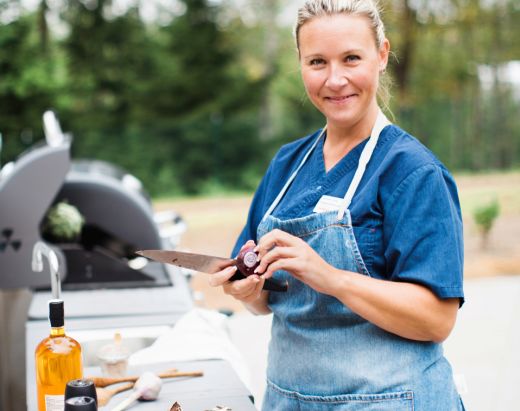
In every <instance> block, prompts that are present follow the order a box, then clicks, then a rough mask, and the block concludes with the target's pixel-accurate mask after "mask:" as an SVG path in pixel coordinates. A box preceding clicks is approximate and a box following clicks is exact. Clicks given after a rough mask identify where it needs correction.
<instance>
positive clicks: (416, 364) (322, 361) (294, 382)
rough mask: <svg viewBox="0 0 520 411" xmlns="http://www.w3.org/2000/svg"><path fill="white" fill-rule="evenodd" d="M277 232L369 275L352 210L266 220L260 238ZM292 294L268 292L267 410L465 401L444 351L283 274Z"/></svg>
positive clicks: (427, 410)
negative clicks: (341, 215) (399, 333)
mask: <svg viewBox="0 0 520 411" xmlns="http://www.w3.org/2000/svg"><path fill="white" fill-rule="evenodd" d="M275 228H278V229H280V230H283V231H286V232H288V233H290V234H293V235H295V236H297V237H300V238H302V239H304V240H305V241H306V242H307V243H308V244H309V245H310V246H311V247H312V248H314V249H315V250H316V251H317V252H318V253H319V254H320V255H321V256H322V257H323V258H324V259H325V260H326V261H327V262H328V263H330V264H331V265H333V266H335V267H338V268H341V269H344V270H348V271H354V272H359V273H362V274H365V275H368V271H367V270H366V267H365V264H364V262H363V259H362V257H361V254H360V252H359V249H358V246H357V244H356V240H355V237H354V231H353V227H352V221H351V217H350V213H349V212H348V210H347V213H346V214H345V216H344V218H343V220H342V221H339V222H338V220H337V213H336V212H335V211H331V212H327V213H319V214H311V215H309V216H307V217H302V218H297V219H290V220H285V221H283V220H280V219H278V218H276V217H272V216H270V217H268V218H267V220H265V221H264V222H263V223H261V224H260V227H259V229H258V235H259V236H262V235H264V234H265V233H267V232H269V231H271V230H273V229H275ZM275 277H276V278H277V279H280V280H287V281H288V283H289V289H288V292H287V293H270V295H269V307H270V308H271V310H272V311H273V324H272V330H271V341H270V344H269V358H268V368H267V378H268V386H267V391H266V396H265V397H264V403H263V410H265V411H268V410H269V411H275V410H280V411H281V410H291V411H293V410H334V411H335V410H344V411H351V410H363V411H365V410H367V411H368V410H380V411H387V410H392V411H393V410H399V411H401V410H403V411H404V410H424V411H444V410H445V411H452V410H453V411H454V410H459V409H461V408H460V399H459V396H458V393H457V391H456V389H455V385H454V382H453V376H452V371H451V367H450V365H449V363H448V362H447V360H446V359H445V358H444V357H443V353H442V346H441V345H440V344H436V343H429V342H419V341H412V340H408V339H404V338H401V337H398V336H396V335H394V334H391V333H388V332H386V331H384V330H382V329H381V328H379V327H377V326H375V325H373V324H371V323H370V322H368V321H366V320H364V319H363V318H362V317H360V316H359V315H357V314H355V313H354V312H352V311H351V310H350V309H349V308H347V307H346V306H345V305H343V304H342V303H341V302H340V301H338V300H337V299H335V298H333V297H331V296H328V295H325V294H320V293H318V292H316V291H314V290H313V289H312V288H310V287H308V286H306V285H305V284H303V283H302V282H300V281H299V280H296V279H295V278H294V277H292V276H291V275H290V274H289V273H287V272H284V271H278V272H277V273H276V275H275Z"/></svg>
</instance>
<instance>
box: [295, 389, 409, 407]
mask: <svg viewBox="0 0 520 411" xmlns="http://www.w3.org/2000/svg"><path fill="white" fill-rule="evenodd" d="M298 397H299V400H300V409H301V411H318V410H322V411H323V410H330V411H413V409H414V408H413V392H412V391H399V392H388V393H384V394H345V395H330V396H323V397H322V396H314V395H299V396H298Z"/></svg>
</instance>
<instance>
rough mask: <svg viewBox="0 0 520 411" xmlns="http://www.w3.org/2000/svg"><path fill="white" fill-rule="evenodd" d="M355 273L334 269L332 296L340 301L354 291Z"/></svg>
mask: <svg viewBox="0 0 520 411" xmlns="http://www.w3.org/2000/svg"><path fill="white" fill-rule="evenodd" d="M353 274H354V273H353V272H351V271H346V270H340V269H338V268H334V273H333V275H332V276H331V277H332V278H333V282H332V286H331V295H332V296H333V297H335V298H337V299H338V300H340V301H343V300H344V299H345V296H346V295H348V293H349V291H350V290H351V289H352V281H353Z"/></svg>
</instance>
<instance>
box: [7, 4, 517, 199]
mask: <svg viewBox="0 0 520 411" xmlns="http://www.w3.org/2000/svg"><path fill="white" fill-rule="evenodd" d="M299 3H301V1H300V2H298V1H290V2H288V1H280V0H264V1H259V0H258V1H255V0H220V1H219V0H183V1H181V0H147V1H143V0H141V1H139V0H112V1H109V0H81V1H80V0H70V1H64V0H42V1H39V0H18V1H9V0H1V1H0V107H1V109H0V132H1V133H2V135H3V138H4V148H3V150H2V154H1V155H2V158H1V160H2V162H7V161H9V160H12V159H13V158H15V157H16V156H17V155H19V154H20V152H22V151H23V150H24V149H25V148H27V147H29V146H30V145H32V144H33V143H34V142H35V141H37V140H40V139H41V138H43V130H42V126H41V115H42V112H43V111H44V110H45V109H48V108H53V109H54V110H55V111H56V112H57V114H58V116H59V118H60V122H61V123H62V126H63V129H64V130H69V131H71V132H72V133H73V134H74V136H75V141H74V144H73V147H72V150H73V151H72V152H73V156H75V157H95V158H98V159H102V160H108V161H111V162H114V163H116V164H118V165H120V166H122V167H124V168H126V169H129V170H131V171H132V172H133V173H134V174H135V175H136V176H137V177H138V178H140V179H141V180H142V181H143V183H144V185H145V187H147V189H148V190H149V191H150V192H151V193H152V195H154V196H167V195H178V194H193V193H204V194H207V193H208V192H213V191H216V190H217V191H219V190H220V191H229V190H233V191H250V190H252V189H254V187H255V186H256V184H257V182H258V180H259V178H260V176H261V174H262V173H263V171H264V170H265V168H266V166H267V164H268V161H269V159H270V158H271V156H272V154H273V152H274V150H275V149H276V148H278V147H279V145H280V144H281V143H285V142H288V141H291V140H293V139H295V138H298V137H302V136H304V135H307V134H309V133H311V132H312V131H313V130H315V129H316V128H318V127H320V126H321V125H322V123H323V119H322V118H321V115H320V114H319V113H317V112H316V110H315V109H314V108H313V107H312V105H311V104H310V103H309V102H308V101H307V99H306V97H305V93H304V90H303V87H302V84H301V80H300V76H299V72H298V60H297V55H296V51H295V45H294V41H293V38H292V35H291V29H292V24H293V22H294V18H295V14H296V9H297V7H298V4H299ZM381 3H382V5H383V8H384V10H385V12H384V20H385V23H386V25H387V34H388V37H389V39H390V41H391V43H392V49H393V51H394V58H392V60H391V64H390V68H389V74H390V77H391V78H392V80H393V84H394V86H393V88H392V94H393V98H392V100H391V104H390V107H391V110H392V112H393V113H394V115H395V121H396V122H398V123H399V124H400V125H401V126H402V127H403V128H405V129H407V130H408V131H410V132H411V133H412V134H414V135H416V136H418V138H419V139H420V140H421V141H422V142H424V143H425V144H426V145H427V146H428V147H429V148H430V149H432V150H433V151H434V152H435V154H436V155H437V156H438V157H439V158H440V159H441V160H442V161H443V162H444V163H445V164H446V165H447V166H448V167H449V168H450V170H452V171H470V172H471V171H479V172H482V171H483V170H488V169H498V170H504V169H510V168H512V167H515V166H516V167H518V165H519V164H520V116H519V115H518V113H519V108H520V42H519V41H518V39H519V38H520V25H519V24H518V21H519V18H520V8H519V5H518V2H517V1H513V0H467V1H458V0H438V1H434V2H432V1H423V0H387V1H382V2H381Z"/></svg>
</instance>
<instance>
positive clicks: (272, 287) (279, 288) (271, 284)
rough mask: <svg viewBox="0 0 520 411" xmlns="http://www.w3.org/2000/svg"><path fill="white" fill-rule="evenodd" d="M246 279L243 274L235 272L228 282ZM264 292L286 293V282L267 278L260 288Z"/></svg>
mask: <svg viewBox="0 0 520 411" xmlns="http://www.w3.org/2000/svg"><path fill="white" fill-rule="evenodd" d="M244 278H246V276H245V275H244V274H242V273H241V272H240V271H238V270H237V272H236V273H235V274H234V275H233V277H231V278H230V279H229V281H235V280H243V279H244ZM262 288H263V289H264V290H268V291H276V292H286V291H287V282H286V283H282V282H280V281H276V280H274V279H272V278H268V279H267V280H265V282H264V286H263V287H262Z"/></svg>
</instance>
